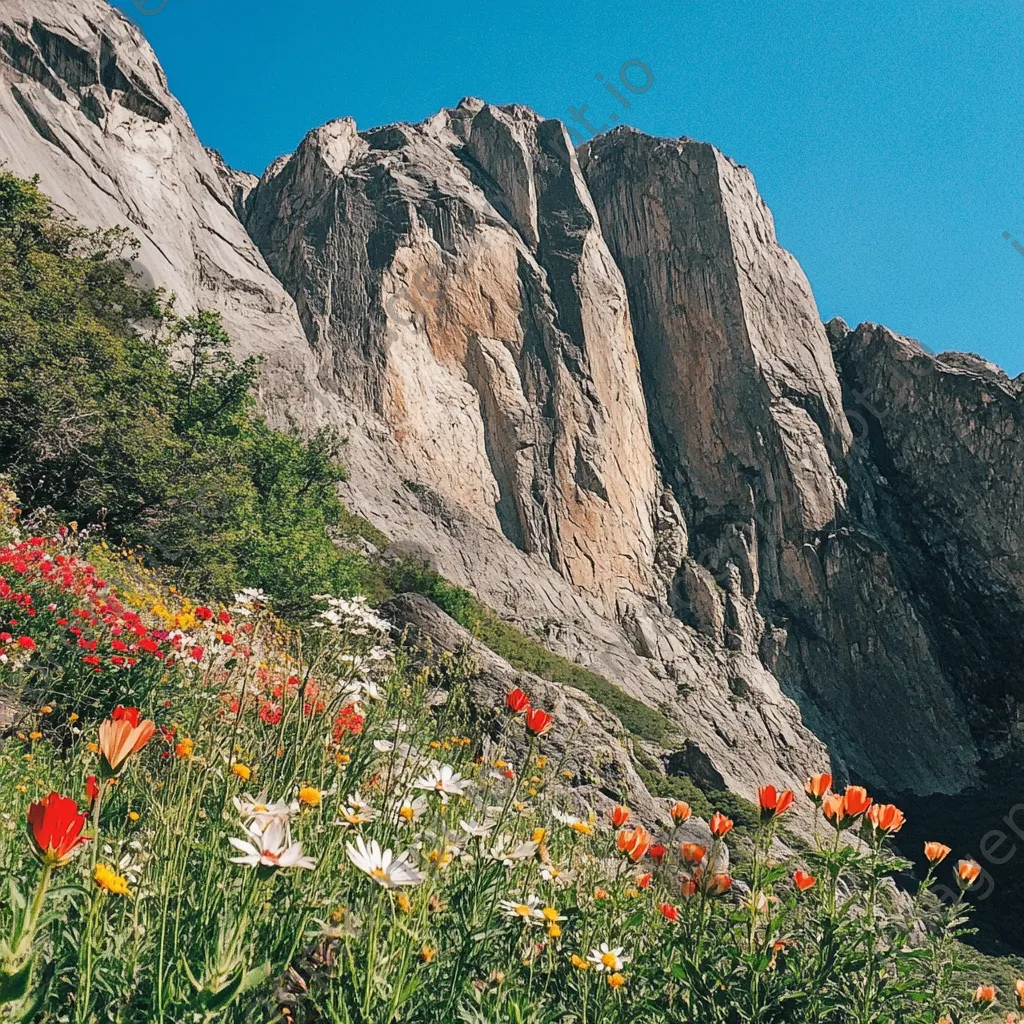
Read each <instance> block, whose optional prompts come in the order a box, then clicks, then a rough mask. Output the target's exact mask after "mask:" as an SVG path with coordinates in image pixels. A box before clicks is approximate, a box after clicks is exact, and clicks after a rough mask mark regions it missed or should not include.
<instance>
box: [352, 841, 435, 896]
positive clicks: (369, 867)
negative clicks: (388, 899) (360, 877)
mask: <svg viewBox="0 0 1024 1024" xmlns="http://www.w3.org/2000/svg"><path fill="white" fill-rule="evenodd" d="M345 852H346V853H347V854H348V859H349V860H350V861H352V863H353V864H355V866H356V867H357V868H359V870H360V871H365V872H366V873H367V874H368V875H369V876H370V877H371V878H372V879H373V880H374V881H375V882H376V883H377V884H378V885H382V886H384V888H385V889H397V888H398V886H400V885H419V883H420V882H422V881H423V877H424V876H423V873H422V872H421V871H419V870H418V869H416V868H414V867H413V866H412V865H411V864H410V863H409V860H408V858H409V851H408V850H406V852H405V853H402V854H400V855H399V856H397V857H396V856H394V854H392V852H391V851H390V850H382V849H381V848H380V844H379V843H378V842H377V840H376V839H373V840H371V841H370V843H369V845H367V843H366V840H364V839H363V837H362V836H357V837H356V841H355V845H353V844H352V843H346V844H345Z"/></svg>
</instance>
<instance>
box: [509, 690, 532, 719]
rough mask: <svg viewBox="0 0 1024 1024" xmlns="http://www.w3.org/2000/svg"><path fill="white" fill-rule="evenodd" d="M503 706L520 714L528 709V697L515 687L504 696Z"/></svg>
mask: <svg viewBox="0 0 1024 1024" xmlns="http://www.w3.org/2000/svg"><path fill="white" fill-rule="evenodd" d="M505 707H507V708H508V709H509V711H511V712H512V713H513V714H516V715H518V714H521V713H522V712H524V711H529V710H530V698H529V697H527V696H526V694H525V693H523V691H522V690H520V689H518V688H517V689H515V690H513V691H512V692H511V693H510V694H509V695H508V696H507V697H506V698H505Z"/></svg>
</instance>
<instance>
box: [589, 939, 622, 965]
mask: <svg viewBox="0 0 1024 1024" xmlns="http://www.w3.org/2000/svg"><path fill="white" fill-rule="evenodd" d="M587 959H588V960H589V961H590V962H591V963H592V964H593V965H594V969H595V970H598V971H621V970H622V968H623V965H624V964H626V963H627V961H628V960H629V957H628V956H623V955H622V947H621V946H617V947H616V948H615V949H610V948H609V946H608V943H607V942H602V943H601V945H600V946H598V947H597V949H592V950H591V951H590V956H588V957H587Z"/></svg>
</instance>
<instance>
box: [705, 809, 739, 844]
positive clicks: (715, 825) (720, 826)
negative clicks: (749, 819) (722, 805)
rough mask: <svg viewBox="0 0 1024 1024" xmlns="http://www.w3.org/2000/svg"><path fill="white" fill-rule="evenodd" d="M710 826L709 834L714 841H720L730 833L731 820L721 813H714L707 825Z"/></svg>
mask: <svg viewBox="0 0 1024 1024" xmlns="http://www.w3.org/2000/svg"><path fill="white" fill-rule="evenodd" d="M708 824H709V825H710V826H711V834H712V835H713V836H714V837H715V838H716V839H721V838H722V836H724V835H725V834H726V833H727V832H731V831H732V827H733V824H734V822H733V820H732V819H731V818H727V817H726V816H725V815H724V814H723V813H722V812H721V811H715V813H714V814H713V815H712V816H711V821H710V822H709V823H708Z"/></svg>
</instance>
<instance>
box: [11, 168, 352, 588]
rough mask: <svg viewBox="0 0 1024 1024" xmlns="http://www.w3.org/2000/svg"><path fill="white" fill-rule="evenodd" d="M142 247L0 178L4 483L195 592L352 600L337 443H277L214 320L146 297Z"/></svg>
mask: <svg viewBox="0 0 1024 1024" xmlns="http://www.w3.org/2000/svg"><path fill="white" fill-rule="evenodd" d="M136 247H137V246H136V243H135V242H134V241H133V240H132V239H131V237H130V236H129V235H128V233H127V232H126V231H124V230H121V229H113V230H106V231H87V230H85V229H84V228H82V227H81V226H79V225H77V224H76V223H74V222H73V221H72V220H70V219H67V218H62V217H60V216H58V215H57V214H56V213H55V211H54V210H53V208H52V205H51V203H50V201H49V200H48V199H47V197H46V196H45V195H44V194H43V193H42V192H41V191H40V190H39V188H38V185H37V183H36V182H35V181H25V180H23V179H20V178H18V177H16V176H14V175H13V174H9V173H0V471H3V472H5V473H7V474H8V475H9V476H10V477H11V479H12V482H13V484H14V487H15V489H16V490H17V492H18V493H19V495H20V496H21V499H22V501H23V502H25V504H26V506H27V508H28V509H39V508H44V507H49V508H52V509H53V510H54V511H55V512H57V513H60V514H63V515H65V516H67V517H73V518H76V519H79V520H81V521H82V523H83V525H90V526H98V527H102V528H103V530H104V531H105V532H106V535H107V536H108V538H110V539H111V540H113V541H114V542H122V541H124V542H126V543H128V544H130V545H141V546H143V547H144V548H146V549H148V550H149V552H150V553H151V556H152V558H153V559H154V560H156V561H159V562H160V563H161V564H163V565H165V566H167V567H170V568H171V569H173V570H174V572H175V575H176V576H177V577H178V578H180V580H181V582H182V584H183V585H187V586H188V587H190V588H191V589H194V590H198V591H199V592H201V593H207V594H211V595H216V596H223V595H226V594H229V593H230V592H232V591H233V590H236V589H238V588H240V587H246V586H249V587H261V588H264V589H265V590H267V592H268V593H270V594H272V595H273V596H275V597H277V598H278V599H279V600H280V601H282V602H283V603H284V605H285V606H286V607H288V606H289V605H291V606H293V607H297V606H298V605H299V604H300V603H301V602H302V601H303V600H304V599H305V595H309V594H312V593H317V592H321V591H333V592H336V593H344V592H348V591H351V590H353V589H355V588H356V586H357V582H356V580H355V578H354V573H355V572H356V567H354V565H353V559H352V556H346V555H345V554H344V553H342V552H341V551H339V550H338V548H337V547H336V546H335V545H334V544H333V543H332V542H331V540H330V536H329V533H330V531H331V530H332V529H333V528H335V527H336V526H338V524H339V523H341V522H342V521H343V517H344V514H345V513H344V509H343V508H342V506H341V504H340V503H339V501H338V498H337V496H336V493H335V491H336V486H335V485H336V484H337V483H338V482H339V481H340V480H342V479H343V470H342V467H341V465H340V463H339V461H338V454H339V443H338V440H337V438H336V436H334V435H333V434H332V433H330V432H327V431H324V432H321V433H319V434H316V435H315V436H313V437H311V438H308V439H303V438H300V437H299V436H298V435H297V434H295V433H288V432H283V431H279V430H274V429H271V428H270V427H269V426H268V425H267V423H266V422H265V420H264V419H263V418H262V417H261V416H260V415H259V413H258V412H257V410H256V406H255V399H254V395H253V391H254V385H255V383H256V379H257V374H258V365H257V362H256V360H254V359H247V360H245V361H244V362H241V363H239V362H236V361H235V360H234V359H233V358H232V356H231V354H230V339H229V338H228V336H227V334H226V333H225V331H224V329H223V327H222V326H221V324H220V321H219V319H218V316H217V314H215V313H211V312H206V311H201V312H198V313H196V314H194V315H191V316H186V317H180V316H177V315H175V313H174V311H173V306H172V304H171V303H170V302H168V301H166V299H165V297H164V296H163V294H162V293H161V292H160V291H158V290H152V289H146V288H143V287H141V286H140V285H139V283H138V281H137V278H136V275H135V274H134V272H133V269H132V258H133V256H134V255H135V251H136Z"/></svg>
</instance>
